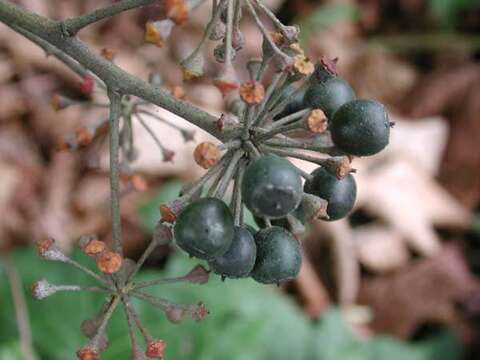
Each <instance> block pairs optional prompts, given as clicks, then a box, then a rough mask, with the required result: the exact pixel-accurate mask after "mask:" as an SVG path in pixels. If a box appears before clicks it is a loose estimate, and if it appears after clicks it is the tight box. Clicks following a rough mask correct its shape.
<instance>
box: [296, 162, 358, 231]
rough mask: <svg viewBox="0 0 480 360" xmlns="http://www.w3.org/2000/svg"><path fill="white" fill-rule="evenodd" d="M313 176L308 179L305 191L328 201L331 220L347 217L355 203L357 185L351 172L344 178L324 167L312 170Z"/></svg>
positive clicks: (328, 212) (328, 213)
mask: <svg viewBox="0 0 480 360" xmlns="http://www.w3.org/2000/svg"><path fill="white" fill-rule="evenodd" d="M312 176H313V178H312V179H311V180H310V181H306V182H305V185H304V191H305V192H306V193H309V194H313V195H316V196H318V197H321V198H322V199H325V200H327V201H328V206H327V215H328V216H329V217H330V219H329V220H330V221H332V220H338V219H341V218H343V217H345V216H346V215H347V214H348V213H349V212H350V210H352V208H353V205H354V204H355V198H356V197H357V185H356V183H355V179H354V178H353V176H352V175H351V174H349V175H347V176H345V177H344V178H342V179H338V178H337V177H336V176H335V175H333V174H332V173H330V172H329V171H328V170H325V169H324V168H317V169H315V170H314V171H313V172H312Z"/></svg>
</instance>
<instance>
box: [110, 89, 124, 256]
mask: <svg viewBox="0 0 480 360" xmlns="http://www.w3.org/2000/svg"><path fill="white" fill-rule="evenodd" d="M108 97H109V99H110V115H109V120H108V121H109V124H110V131H109V134H110V198H111V202H110V204H111V215H112V241H113V248H114V250H115V251H116V252H117V253H119V254H122V253H123V249H122V224H121V219H120V194H119V186H120V185H119V175H120V169H119V157H120V154H119V143H120V129H119V127H120V126H119V125H120V117H121V113H122V96H121V94H120V93H118V92H116V91H115V90H113V89H111V88H109V89H108Z"/></svg>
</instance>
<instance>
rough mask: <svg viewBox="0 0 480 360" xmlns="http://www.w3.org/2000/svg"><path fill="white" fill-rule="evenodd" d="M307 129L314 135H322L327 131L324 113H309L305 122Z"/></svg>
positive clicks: (316, 111) (317, 110)
mask: <svg viewBox="0 0 480 360" xmlns="http://www.w3.org/2000/svg"><path fill="white" fill-rule="evenodd" d="M306 125H307V129H308V130H310V131H311V132H314V133H317V134H318V133H322V132H324V131H325V130H327V127H328V119H327V116H326V115H325V113H324V112H323V111H322V110H320V109H314V110H312V111H311V112H310V114H309V115H308V117H307V120H306Z"/></svg>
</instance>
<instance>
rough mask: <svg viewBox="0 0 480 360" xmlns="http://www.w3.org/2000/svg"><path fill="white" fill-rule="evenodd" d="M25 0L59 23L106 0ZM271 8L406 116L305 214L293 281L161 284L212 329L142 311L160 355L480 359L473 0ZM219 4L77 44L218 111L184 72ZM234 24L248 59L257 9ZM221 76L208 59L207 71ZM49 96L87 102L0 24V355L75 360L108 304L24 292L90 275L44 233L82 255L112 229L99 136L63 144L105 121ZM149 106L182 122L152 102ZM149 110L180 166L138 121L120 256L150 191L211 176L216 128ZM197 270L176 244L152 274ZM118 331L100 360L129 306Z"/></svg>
mask: <svg viewBox="0 0 480 360" xmlns="http://www.w3.org/2000/svg"><path fill="white" fill-rule="evenodd" d="M16 2H17V3H20V4H22V5H24V6H25V7H27V8H29V9H31V10H33V11H35V12H38V13H41V14H45V15H48V16H49V17H52V18H55V19H64V18H67V17H69V16H74V15H77V14H80V13H84V12H86V11H88V10H91V9H93V8H95V7H98V6H100V5H105V4H107V3H108V1H99V0H68V1H67V0H45V1H36V0H18V1H16ZM266 2H267V3H268V4H269V6H270V7H271V8H272V9H273V10H274V11H275V13H276V14H277V15H278V16H279V18H280V19H281V20H282V21H283V22H284V23H288V24H293V23H296V24H299V25H300V27H301V31H302V32H301V41H302V44H303V46H304V47H305V49H306V51H307V54H308V56H309V57H310V58H311V59H312V60H317V59H319V58H320V56H322V55H327V56H329V57H330V58H335V57H338V58H339V62H338V68H339V73H340V75H341V76H342V77H344V78H345V79H347V80H348V81H349V82H350V83H351V84H352V86H353V88H354V89H355V91H356V92H357V94H358V96H359V97H368V98H373V99H377V100H379V101H381V102H384V103H385V104H386V105H387V108H388V109H389V112H390V114H391V118H392V120H393V121H395V122H396V125H395V128H394V130H393V131H392V139H391V145H390V146H389V147H388V148H387V149H386V150H385V151H384V152H382V153H381V154H379V155H377V156H374V157H373V158H369V159H356V160H355V161H354V163H353V166H354V167H355V168H356V169H357V174H356V180H357V183H358V188H359V194H358V199H357V203H356V207H355V210H354V212H353V213H352V214H351V216H350V217H349V219H347V220H340V221H336V222H332V223H326V222H321V223H320V222H319V223H315V224H310V225H309V226H308V235H307V238H306V240H305V243H304V244H305V246H304V248H305V256H304V262H303V266H302V270H301V273H300V275H299V277H298V279H296V280H295V281H292V282H291V283H288V284H285V285H282V286H281V287H280V288H279V289H277V288H271V287H267V286H262V285H260V284H257V283H255V282H254V281H253V280H238V281H230V280H227V281H226V282H225V283H222V282H220V281H219V279H216V278H214V279H213V280H211V281H210V282H209V284H208V285H205V286H197V285H181V284H179V285H171V286H166V287H162V288H159V289H158V290H156V291H157V293H158V294H162V296H165V297H168V298H169V299H171V300H174V301H179V302H180V301H184V302H188V303H194V302H198V301H203V302H205V304H206V305H207V307H208V308H209V310H210V312H211V314H210V315H209V316H208V317H207V318H206V319H205V320H204V321H202V322H201V323H194V322H190V321H186V322H185V323H183V324H181V325H172V324H170V323H168V322H167V321H166V319H165V318H164V316H163V314H162V313H159V312H157V311H155V310H154V309H152V308H150V307H148V306H147V305H143V304H139V311H140V313H141V315H142V317H143V318H145V319H146V323H147V325H148V327H149V328H150V329H151V331H152V333H153V334H154V335H155V336H156V337H159V338H163V339H165V340H166V341H167V343H168V347H167V352H166V358H167V359H172V360H177V359H195V360H196V359H208V360H216V359H219V360H220V359H222V360H224V359H232V360H237V359H238V360H241V359H246V360H253V359H255V360H263V359H265V360H267V359H268V360H270V359H275V360H282V359H285V360H287V359H288V360H303V359H304V360H313V359H319V360H320V359H321V360H350V359H358V360H363V359H365V360H367V359H368V360H370V359H384V358H386V357H387V356H388V358H389V359H392V360H393V359H399V360H404V359H405V360H407V359H408V360H412V359H413V360H416V359H418V360H427V359H435V360H439V359H440V360H442V359H445V360H455V359H480V332H479V330H480V278H479V276H480V146H479V142H480V63H479V60H480V2H479V1H478V0H404V1H400V0H397V1H395V0H363V1H360V0H358V1H355V0H332V1H314V0H310V1H309V0H287V1H282V0H269V1H266ZM209 11H210V9H209V6H208V4H203V5H202V6H200V8H198V9H197V10H196V12H195V14H194V16H192V17H191V19H190V21H189V22H188V24H186V25H184V26H182V27H178V28H175V29H174V30H173V33H172V38H171V39H170V41H169V42H168V43H167V44H166V45H165V46H164V47H162V48H158V47H156V46H154V45H150V44H145V43H144V41H143V36H144V27H143V25H144V23H145V21H146V20H147V19H158V18H161V16H162V14H161V11H159V10H158V9H157V8H156V7H153V8H148V9H144V10H140V11H134V12H128V13H124V14H121V15H119V16H117V17H115V18H114V19H111V20H109V21H105V22H102V23H101V24H97V25H95V26H92V27H89V28H88V29H86V30H84V31H82V33H81V34H80V37H81V38H82V39H83V40H85V41H86V42H88V43H89V44H90V45H92V46H93V48H94V49H96V50H98V51H99V52H100V51H102V49H103V48H105V47H107V48H108V49H111V50H114V51H115V53H116V56H115V60H114V61H115V63H117V64H118V65H119V66H121V67H122V68H124V69H126V70H128V71H129V72H131V73H134V74H137V75H138V76H141V77H143V78H147V77H148V75H149V74H150V72H151V71H152V70H154V71H158V72H159V73H160V74H161V76H162V78H163V86H164V87H165V88H166V89H169V90H171V91H172V93H174V94H175V95H177V96H185V98H186V99H187V100H188V101H192V102H194V103H195V104H197V105H199V106H202V107H204V108H206V109H208V110H209V111H211V112H212V113H215V114H220V113H221V112H222V111H223V110H224V108H223V106H224V104H223V99H222V96H221V94H220V92H219V91H218V90H217V89H216V88H215V87H214V86H213V85H212V83H211V80H209V79H208V78H205V79H201V80H199V81H196V82H194V83H193V84H190V83H189V84H183V83H182V80H181V71H180V70H179V67H178V65H177V64H178V62H179V61H180V60H181V59H182V58H183V57H184V56H185V55H186V54H188V53H189V52H190V51H191V50H192V49H193V47H194V46H195V44H196V43H197V42H198V40H199V38H200V36H201V30H202V28H203V26H204V24H205V22H206V21H207V19H208V16H209ZM242 30H243V32H244V36H245V39H246V45H245V48H244V49H243V50H242V51H241V52H240V53H239V55H238V62H237V64H240V65H239V66H241V64H244V63H245V61H246V60H247V59H248V58H250V57H252V56H257V55H259V53H260V51H261V42H262V38H261V35H260V33H259V32H258V31H257V29H256V28H255V26H254V23H253V22H252V21H251V19H249V18H245V19H244V20H243V22H242ZM212 49H213V46H212ZM212 49H211V50H212ZM210 53H211V51H210ZM216 71H217V68H216V66H215V64H214V61H213V59H212V61H211V62H210V64H209V65H208V69H207V72H208V73H209V74H210V75H212V76H213V75H215V72H216ZM242 71H243V72H242ZM242 71H241V72H240V73H241V74H242V76H243V77H244V78H246V71H244V70H243V69H242ZM54 93H62V94H66V95H68V96H70V97H72V98H76V99H80V100H82V99H84V98H83V97H82V96H83V95H82V92H81V86H80V79H79V78H78V77H77V76H76V75H74V74H73V73H71V72H70V71H69V70H68V69H67V68H66V67H65V66H63V65H62V64H61V63H60V62H58V61H57V60H55V59H53V58H48V59H47V58H46V57H45V54H44V53H43V52H42V51H41V50H39V49H38V48H37V47H36V46H35V45H33V44H32V43H30V42H29V41H28V40H25V39H24V38H22V37H21V36H19V35H16V34H15V33H13V32H12V31H11V30H9V29H7V27H5V26H3V25H0V214H1V216H0V254H1V255H0V256H1V257H0V359H1V360H14V359H15V360H16V359H24V357H23V356H22V355H21V350H20V349H21V346H22V345H23V346H29V344H30V345H31V347H32V349H33V350H32V352H33V353H34V357H33V358H35V359H48V360H56V359H59V360H64V359H72V358H73V357H74V356H73V354H74V352H75V351H76V350H77V349H78V348H79V347H80V346H81V345H83V344H84V342H85V341H86V340H85V338H84V337H83V336H82V335H81V332H80V330H79V327H80V323H81V321H82V320H84V319H85V318H87V317H89V316H91V315H92V314H93V313H94V312H95V311H97V309H98V306H99V305H100V303H101V300H102V299H99V296H98V295H89V294H83V293H82V294H71V293H68V294H60V295H55V296H54V297H52V298H49V299H47V300H45V301H42V302H39V301H35V300H32V299H31V296H30V294H29V287H30V285H31V284H32V282H33V281H35V280H38V279H39V278H40V277H45V278H47V279H49V280H51V281H52V282H57V283H67V284H68V283H81V282H83V281H84V280H85V279H84V278H83V277H82V275H81V274H78V273H77V272H75V271H72V270H70V268H66V267H64V266H62V264H60V265H57V264H52V263H45V262H44V261H42V260H40V259H39V258H37V257H36V256H35V252H34V250H33V249H32V247H31V244H32V243H33V241H35V240H38V239H41V238H44V237H46V236H51V237H53V238H55V239H56V240H57V241H58V242H59V243H60V244H61V246H62V247H63V248H64V249H66V250H68V251H70V252H72V253H73V256H75V257H77V256H78V258H79V261H85V259H83V258H82V256H81V255H78V254H77V253H76V250H75V247H76V241H77V240H78V238H79V237H80V236H81V235H83V234H87V233H95V234H97V235H98V236H99V238H100V239H102V240H105V241H109V238H110V218H109V207H108V206H109V203H108V201H109V183H108V172H107V168H106V160H108V158H107V153H106V148H105V146H104V145H105V144H102V143H101V142H100V143H98V144H97V143H95V146H89V147H79V148H78V149H77V150H76V151H58V148H59V144H61V143H62V142H64V141H65V139H66V138H68V136H71V135H72V134H75V131H76V129H78V128H79V127H82V126H86V125H91V124H96V123H98V122H99V121H101V120H104V119H105V117H106V116H107V114H106V112H105V111H104V110H103V109H98V108H91V107H86V106H73V107H69V108H68V109H65V110H63V111H61V112H56V111H54V109H53V108H52V106H51V104H50V102H51V101H50V99H51V97H52V95H53V94H54ZM152 111H153V112H155V113H157V114H160V115H161V116H162V117H165V118H168V119H170V120H172V121H176V122H177V123H178V124H181V125H182V126H185V127H188V126H189V125H188V124H187V123H186V122H185V121H183V120H182V119H180V118H177V117H175V116H173V115H172V114H169V113H167V112H165V111H162V110H161V109H158V108H153V107H152ZM149 121H150V122H151V126H152V128H154V130H155V132H156V133H157V135H158V137H159V138H160V140H161V141H162V143H163V144H164V146H165V147H166V148H168V149H171V150H174V151H175V158H174V160H175V161H174V162H173V163H165V162H163V161H162V156H161V154H160V153H159V151H158V148H156V147H155V143H154V141H153V140H152V139H151V138H150V137H149V136H148V134H147V133H146V132H145V130H144V129H143V128H135V129H134V131H135V137H136V139H135V141H136V144H137V147H138V150H139V158H138V160H137V161H136V162H134V164H133V165H132V167H131V169H128V171H130V172H131V173H132V174H135V175H136V176H137V177H136V179H137V180H138V179H141V180H142V181H140V183H141V184H144V183H145V184H148V186H143V185H142V186H138V183H137V184H136V185H135V182H132V177H131V176H130V177H128V176H127V177H125V179H124V182H123V185H122V186H123V190H124V191H123V192H124V197H123V199H122V225H123V228H124V237H125V242H126V245H125V246H126V254H127V256H129V257H131V258H133V259H135V258H137V257H138V256H139V255H140V254H141V252H142V250H143V249H144V248H145V246H146V245H147V244H148V241H149V239H150V237H151V232H152V229H153V226H154V225H155V223H156V221H157V220H158V217H159V213H158V206H159V204H160V203H162V202H164V201H166V200H169V199H173V198H175V197H176V195H177V194H178V191H179V189H180V188H181V186H182V184H183V183H184V182H186V181H189V180H191V179H193V178H194V177H196V176H198V175H199V174H201V168H200V167H198V166H197V165H196V164H195V163H194V161H193V159H192V151H193V149H194V147H195V144H196V143H197V142H199V141H202V140H205V139H208V138H209V137H208V135H207V134H205V133H202V131H200V130H198V131H196V133H195V141H194V142H189V143H185V142H184V140H183V139H182V137H181V136H180V135H179V134H178V132H176V131H174V130H172V129H171V128H170V127H168V126H165V125H164V124H162V123H161V122H157V121H155V120H154V119H153V120H152V119H149ZM298 165H299V166H302V167H303V168H304V169H305V170H307V171H309V170H312V169H313V168H312V166H311V165H310V164H307V163H299V164H298ZM132 183H133V185H132ZM140 190H141V191H140ZM86 264H88V262H87V263H86ZM191 264H192V261H191V260H189V259H187V258H186V256H185V254H183V253H181V252H180V251H178V250H177V249H176V248H175V247H161V248H158V249H157V250H156V252H155V253H154V254H153V256H152V257H151V258H150V259H149V261H148V264H147V265H148V266H147V269H146V271H145V272H144V273H143V274H141V276H145V277H147V276H158V275H159V274H161V275H168V274H170V275H175V276H176V275H180V274H183V273H185V272H186V270H188V269H189V267H190V266H191ZM91 265H92V264H89V266H91ZM117 315H118V314H117ZM29 333H30V334H31V337H30V336H29ZM19 334H22V336H19ZM109 338H110V343H111V347H110V348H109V350H108V351H107V352H106V353H105V354H104V356H102V359H103V358H105V359H129V356H130V355H129V347H130V343H129V340H128V337H127V330H126V324H125V323H124V319H123V317H122V316H115V317H114V319H113V321H112V322H111V325H110V328H109ZM28 360H30V359H28Z"/></svg>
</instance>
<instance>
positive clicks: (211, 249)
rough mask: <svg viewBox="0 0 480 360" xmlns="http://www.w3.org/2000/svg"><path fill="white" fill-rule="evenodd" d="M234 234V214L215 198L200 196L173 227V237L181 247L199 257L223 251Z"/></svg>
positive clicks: (214, 255) (205, 257) (218, 253)
mask: <svg viewBox="0 0 480 360" xmlns="http://www.w3.org/2000/svg"><path fill="white" fill-rule="evenodd" d="M233 234H234V227H233V216H232V214H231V212H230V209H229V208H228V206H227V205H226V204H225V203H224V202H223V201H221V200H219V199H217V198H212V197H208V198H201V199H198V200H195V201H194V202H192V203H191V204H190V205H188V206H187V207H186V208H185V209H184V210H183V211H182V212H181V213H180V215H179V216H178V219H177V221H176V223H175V226H174V235H175V240H176V242H177V244H178V246H180V247H181V248H182V249H183V250H185V251H186V252H187V253H189V254H190V255H193V256H195V257H197V258H200V259H205V260H211V259H213V258H215V257H218V256H221V255H223V254H225V252H226V251H227V250H228V248H229V247H230V245H231V243H232V239H233Z"/></svg>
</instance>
